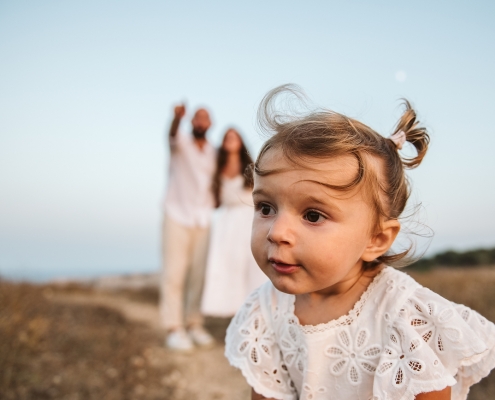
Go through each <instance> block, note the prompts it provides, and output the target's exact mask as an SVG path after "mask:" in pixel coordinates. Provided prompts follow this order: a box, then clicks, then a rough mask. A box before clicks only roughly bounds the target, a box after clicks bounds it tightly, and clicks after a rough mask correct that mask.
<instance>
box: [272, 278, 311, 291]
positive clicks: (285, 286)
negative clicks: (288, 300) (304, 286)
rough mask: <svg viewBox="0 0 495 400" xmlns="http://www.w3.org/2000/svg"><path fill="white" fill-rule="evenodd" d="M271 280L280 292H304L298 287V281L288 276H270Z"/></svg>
mask: <svg viewBox="0 0 495 400" xmlns="http://www.w3.org/2000/svg"><path fill="white" fill-rule="evenodd" d="M270 280H271V281H272V283H273V286H275V288H276V289H277V290H278V291H280V292H283V293H287V294H302V293H304V292H302V291H301V289H299V288H298V287H297V282H294V281H292V280H290V279H287V277H284V278H282V279H280V277H276V278H272V277H270Z"/></svg>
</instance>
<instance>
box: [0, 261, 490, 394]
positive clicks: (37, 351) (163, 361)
mask: <svg viewBox="0 0 495 400" xmlns="http://www.w3.org/2000/svg"><path fill="white" fill-rule="evenodd" d="M406 272H409V271H406ZM409 273H410V274H411V275H412V276H413V277H414V278H415V279H417V280H418V281H419V282H420V283H421V284H423V285H425V286H427V287H429V288H431V289H432V290H434V291H436V292H437V293H439V294H441V295H442V296H444V297H446V298H448V299H450V300H452V301H455V302H458V303H463V304H466V305H467V306H469V307H471V308H473V309H475V310H477V311H479V312H480V313H481V314H483V315H485V316H486V317H487V318H488V319H490V320H492V321H495V290H494V289H495V268H464V269H434V270H431V271H428V272H416V271H411V272H409ZM96 295H97V293H96V292H94V291H93V290H91V289H89V288H86V287H82V286H79V285H69V286H65V287H58V286H46V285H45V286H34V285H28V284H12V283H8V282H4V281H0V366H1V368H0V398H1V399H5V400H11V399H12V400H14V399H15V400H17V399H19V400H31V399H32V400H44V399H63V400H65V399H67V400H77V399H79V400H92V399H98V400H100V399H105V400H107V399H108V400H114V399H115V400H117V399H119V400H127V399H129V400H131V399H143V400H152V399H174V400H175V399H193V400H194V399H198V400H199V399H203V398H205V399H206V398H208V399H222V398H224V399H229V400H230V399H232V398H239V399H244V398H245V397H246V394H247V392H246V390H245V388H244V387H243V386H242V385H241V384H240V383H239V382H240V379H242V378H241V377H240V375H239V374H237V373H236V372H235V371H231V370H228V369H226V368H227V367H225V366H222V365H223V364H222V365H220V364H221V363H218V362H216V361H215V360H213V359H212V357H216V358H220V357H221V348H220V346H219V348H218V349H216V350H215V352H214V353H202V354H197V355H195V356H194V357H196V358H195V359H193V361H194V360H196V361H194V363H191V359H189V360H186V361H185V362H184V360H182V361H181V358H180V357H177V356H175V355H172V354H170V353H169V352H167V351H166V350H164V349H163V347H162V337H163V335H162V333H160V332H159V331H158V330H156V329H153V328H152V327H150V326H146V325H145V324H141V323H136V322H133V321H130V320H128V319H126V318H125V317H124V315H123V314H122V313H120V312H118V311H116V310H115V309H114V308H111V307H104V306H101V305H95V304H89V303H88V304H78V303H77V302H61V301H60V298H67V296H73V297H77V296H79V297H81V296H82V297H84V296H86V297H87V298H88V299H89V298H94V297H96ZM107 295H108V293H107ZM110 295H111V296H120V297H119V298H124V297H125V299H127V300H128V301H132V302H134V303H136V304H138V303H139V304H142V305H148V306H149V305H153V306H154V305H156V304H157V300H158V293H157V290H156V289H153V288H147V289H140V290H121V291H118V292H111V293H110ZM64 296H65V297H64ZM56 299H59V300H58V301H55V300H56ZM227 324H228V321H227V320H220V319H219V320H215V319H210V320H208V328H209V329H210V330H211V331H212V332H213V333H214V335H215V337H216V338H217V339H218V340H219V341H220V342H221V341H222V339H223V337H224V335H225V329H226V327H227ZM201 362H203V363H210V362H211V369H212V371H205V372H207V373H209V374H210V378H208V375H207V374H206V373H202V368H204V367H201V366H197V365H196V364H199V365H201V364H200V363H201ZM181 363H182V368H189V369H191V371H192V372H191V374H192V376H193V377H194V379H196V380H197V382H196V386H197V387H199V389H198V390H196V391H190V390H189V389H190V386H191V385H192V383H191V381H187V380H185V379H184V377H183V375H182V376H181V372H180V371H181ZM187 363H189V364H187ZM184 366H185V367H184ZM182 371H184V370H182ZM216 374H220V375H221V376H220V377H219V382H222V384H223V382H225V383H224V385H225V387H228V386H230V390H232V391H237V392H239V396H232V395H226V393H232V392H222V391H221V390H218V389H211V387H212V386H213V382H212V379H211V376H214V375H216ZM202 387H203V392H204V394H201V393H202V392H201V390H202V389H201V388H202ZM215 390H216V391H215ZM198 393H199V394H198ZM206 394H207V395H206ZM469 399H470V400H482V399H483V400H485V399H495V374H493V373H492V374H491V376H490V377H488V378H485V379H484V380H483V381H482V382H481V383H480V384H478V385H476V386H475V387H474V388H473V389H472V391H471V393H470V397H469Z"/></svg>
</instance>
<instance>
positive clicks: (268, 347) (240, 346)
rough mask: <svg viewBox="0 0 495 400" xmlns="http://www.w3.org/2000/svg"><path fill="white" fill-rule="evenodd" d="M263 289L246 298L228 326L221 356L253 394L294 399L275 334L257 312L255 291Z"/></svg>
mask: <svg viewBox="0 0 495 400" xmlns="http://www.w3.org/2000/svg"><path fill="white" fill-rule="evenodd" d="M264 288H265V285H263V286H262V287H261V288H259V289H257V290H256V291H254V292H253V293H252V294H251V295H250V296H249V298H248V299H247V300H246V302H245V303H244V305H243V306H242V307H241V309H240V310H239V311H238V312H237V314H236V315H235V317H234V318H233V320H232V322H231V323H230V325H229V327H228V329H227V337H226V340H225V341H226V345H225V356H226V357H227V359H228V360H229V362H230V364H231V365H232V366H234V367H236V368H239V369H240V370H241V372H242V374H243V375H244V377H245V378H246V380H247V382H248V384H249V385H250V386H251V387H252V388H253V389H254V390H255V391H256V392H257V393H259V394H261V395H263V396H265V397H273V398H275V399H281V400H295V399H297V395H296V393H295V390H294V388H293V387H294V386H293V384H291V380H290V377H289V375H288V372H287V367H285V366H284V365H283V363H282V357H281V353H280V349H279V347H278V344H277V343H276V340H275V333H274V331H273V329H272V328H271V326H270V325H269V323H267V321H266V318H265V317H264V316H263V314H264V313H263V312H262V310H261V305H260V293H259V292H260V290H263V289H264ZM268 322H269V321H268ZM284 367H285V368H284Z"/></svg>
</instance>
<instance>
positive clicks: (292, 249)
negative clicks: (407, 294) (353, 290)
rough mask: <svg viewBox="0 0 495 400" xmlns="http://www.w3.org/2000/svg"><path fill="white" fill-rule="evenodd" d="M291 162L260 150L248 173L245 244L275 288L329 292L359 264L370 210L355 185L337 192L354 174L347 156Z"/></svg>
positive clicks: (275, 152)
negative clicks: (255, 168)
mask: <svg viewBox="0 0 495 400" xmlns="http://www.w3.org/2000/svg"><path fill="white" fill-rule="evenodd" d="M307 165H308V168H304V167H300V166H295V165H294V164H292V163H290V162H288V161H287V159H286V158H285V157H283V155H282V153H281V152H280V151H279V150H276V149H270V150H268V152H267V153H265V155H264V156H263V158H262V160H261V162H260V167H261V169H262V170H269V171H274V172H272V173H270V174H268V175H265V176H258V175H256V174H255V176H254V190H253V198H254V204H255V215H254V221H253V231H252V240H251V248H252V251H253V254H254V258H255V259H256V262H257V263H258V265H259V266H260V268H261V269H262V270H263V272H264V273H265V274H266V275H267V276H268V277H269V278H270V280H271V281H272V282H273V284H274V286H275V287H276V288H277V289H279V290H280V291H283V292H286V293H292V294H303V293H310V292H321V293H326V292H329V291H330V292H332V291H333V290H334V289H336V288H337V287H338V284H339V283H341V282H345V280H346V279H347V278H350V277H351V276H352V275H355V274H356V273H357V272H359V271H360V270H361V268H362V262H363V258H362V257H363V254H364V253H365V252H366V250H367V249H368V248H369V247H370V242H371V240H372V234H371V232H372V221H373V212H372V209H371V207H370V206H369V203H367V202H366V201H365V199H364V198H363V196H362V193H361V191H360V190H356V191H354V192H350V193H348V192H342V191H338V190H334V189H329V188H327V187H325V186H323V185H322V184H321V183H324V184H332V185H342V184H346V183H349V182H351V181H352V180H353V179H354V177H355V176H356V172H357V161H356V160H355V159H354V158H353V157H352V156H342V157H336V158H334V159H328V160H325V161H321V160H317V159H315V160H312V161H311V164H307Z"/></svg>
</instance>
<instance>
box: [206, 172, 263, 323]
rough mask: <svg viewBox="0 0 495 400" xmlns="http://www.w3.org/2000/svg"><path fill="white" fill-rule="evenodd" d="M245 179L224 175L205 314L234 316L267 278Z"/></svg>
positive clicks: (209, 263)
mask: <svg viewBox="0 0 495 400" xmlns="http://www.w3.org/2000/svg"><path fill="white" fill-rule="evenodd" d="M243 185H244V178H243V177H242V176H241V175H238V176H236V177H234V178H232V179H229V178H223V179H222V188H221V192H220V197H221V198H220V202H221V206H220V208H219V209H218V210H216V212H215V215H214V218H213V225H212V229H211V239H210V248H209V251H208V261H207V264H206V277H205V287H204V290H203V301H202V306H201V311H202V312H203V314H205V315H211V316H216V317H231V316H233V315H234V314H235V313H236V311H237V310H238V309H239V308H240V306H241V305H242V303H243V302H244V301H245V300H246V297H247V296H248V295H249V294H250V293H251V292H252V291H253V290H254V289H256V288H257V287H258V286H260V285H262V284H263V283H265V282H266V281H267V279H268V278H267V277H266V275H265V274H263V272H261V270H260V268H259V267H258V265H257V264H256V261H255V260H254V257H253V254H252V253H251V227H252V224H253V199H252V195H251V192H252V190H251V189H246V188H244V187H243Z"/></svg>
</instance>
